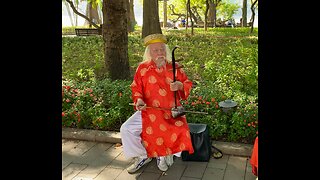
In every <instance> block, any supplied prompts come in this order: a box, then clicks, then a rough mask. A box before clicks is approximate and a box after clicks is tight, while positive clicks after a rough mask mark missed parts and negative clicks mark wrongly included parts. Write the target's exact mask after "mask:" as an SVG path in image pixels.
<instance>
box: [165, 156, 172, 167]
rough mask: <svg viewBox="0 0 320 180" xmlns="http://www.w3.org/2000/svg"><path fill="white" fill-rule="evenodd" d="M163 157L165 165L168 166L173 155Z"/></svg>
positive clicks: (170, 164)
mask: <svg viewBox="0 0 320 180" xmlns="http://www.w3.org/2000/svg"><path fill="white" fill-rule="evenodd" d="M164 159H165V160H166V163H167V165H168V166H169V167H170V166H172V164H173V155H168V156H165V157H164Z"/></svg>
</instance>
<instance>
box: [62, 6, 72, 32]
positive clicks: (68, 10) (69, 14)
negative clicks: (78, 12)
mask: <svg viewBox="0 0 320 180" xmlns="http://www.w3.org/2000/svg"><path fill="white" fill-rule="evenodd" d="M63 2H64V5H65V6H66V8H67V12H68V16H69V18H70V22H71V26H74V24H73V20H72V16H71V13H70V8H69V6H68V4H67V2H66V1H63Z"/></svg>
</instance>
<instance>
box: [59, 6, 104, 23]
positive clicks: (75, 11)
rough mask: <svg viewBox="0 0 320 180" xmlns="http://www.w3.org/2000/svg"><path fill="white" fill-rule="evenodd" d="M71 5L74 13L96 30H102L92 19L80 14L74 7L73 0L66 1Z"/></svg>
mask: <svg viewBox="0 0 320 180" xmlns="http://www.w3.org/2000/svg"><path fill="white" fill-rule="evenodd" d="M65 1H67V2H68V3H69V5H70V7H71V8H72V10H73V12H74V13H75V14H77V15H79V16H81V17H83V18H84V19H86V20H87V21H89V22H90V23H91V24H92V25H93V26H94V27H95V28H100V27H99V26H98V25H97V24H96V23H95V22H93V21H92V20H91V19H90V18H88V17H87V16H86V15H84V14H82V13H80V12H79V11H78V10H77V8H76V7H75V6H74V4H73V2H72V0H65Z"/></svg>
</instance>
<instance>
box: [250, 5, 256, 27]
mask: <svg viewBox="0 0 320 180" xmlns="http://www.w3.org/2000/svg"><path fill="white" fill-rule="evenodd" d="M257 2H258V0H254V2H253V3H252V4H251V12H252V14H251V20H250V22H251V29H250V33H252V32H253V24H254V17H255V15H256V13H255V5H256V3H257Z"/></svg>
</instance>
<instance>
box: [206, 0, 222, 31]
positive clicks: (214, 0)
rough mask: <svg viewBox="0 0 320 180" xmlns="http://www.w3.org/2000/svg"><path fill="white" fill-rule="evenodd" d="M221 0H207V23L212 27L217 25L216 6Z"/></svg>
mask: <svg viewBox="0 0 320 180" xmlns="http://www.w3.org/2000/svg"><path fill="white" fill-rule="evenodd" d="M220 2H221V0H209V12H208V13H209V14H208V19H209V24H210V25H211V26H212V27H216V25H217V22H216V21H217V7H218V5H219V4H220Z"/></svg>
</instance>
